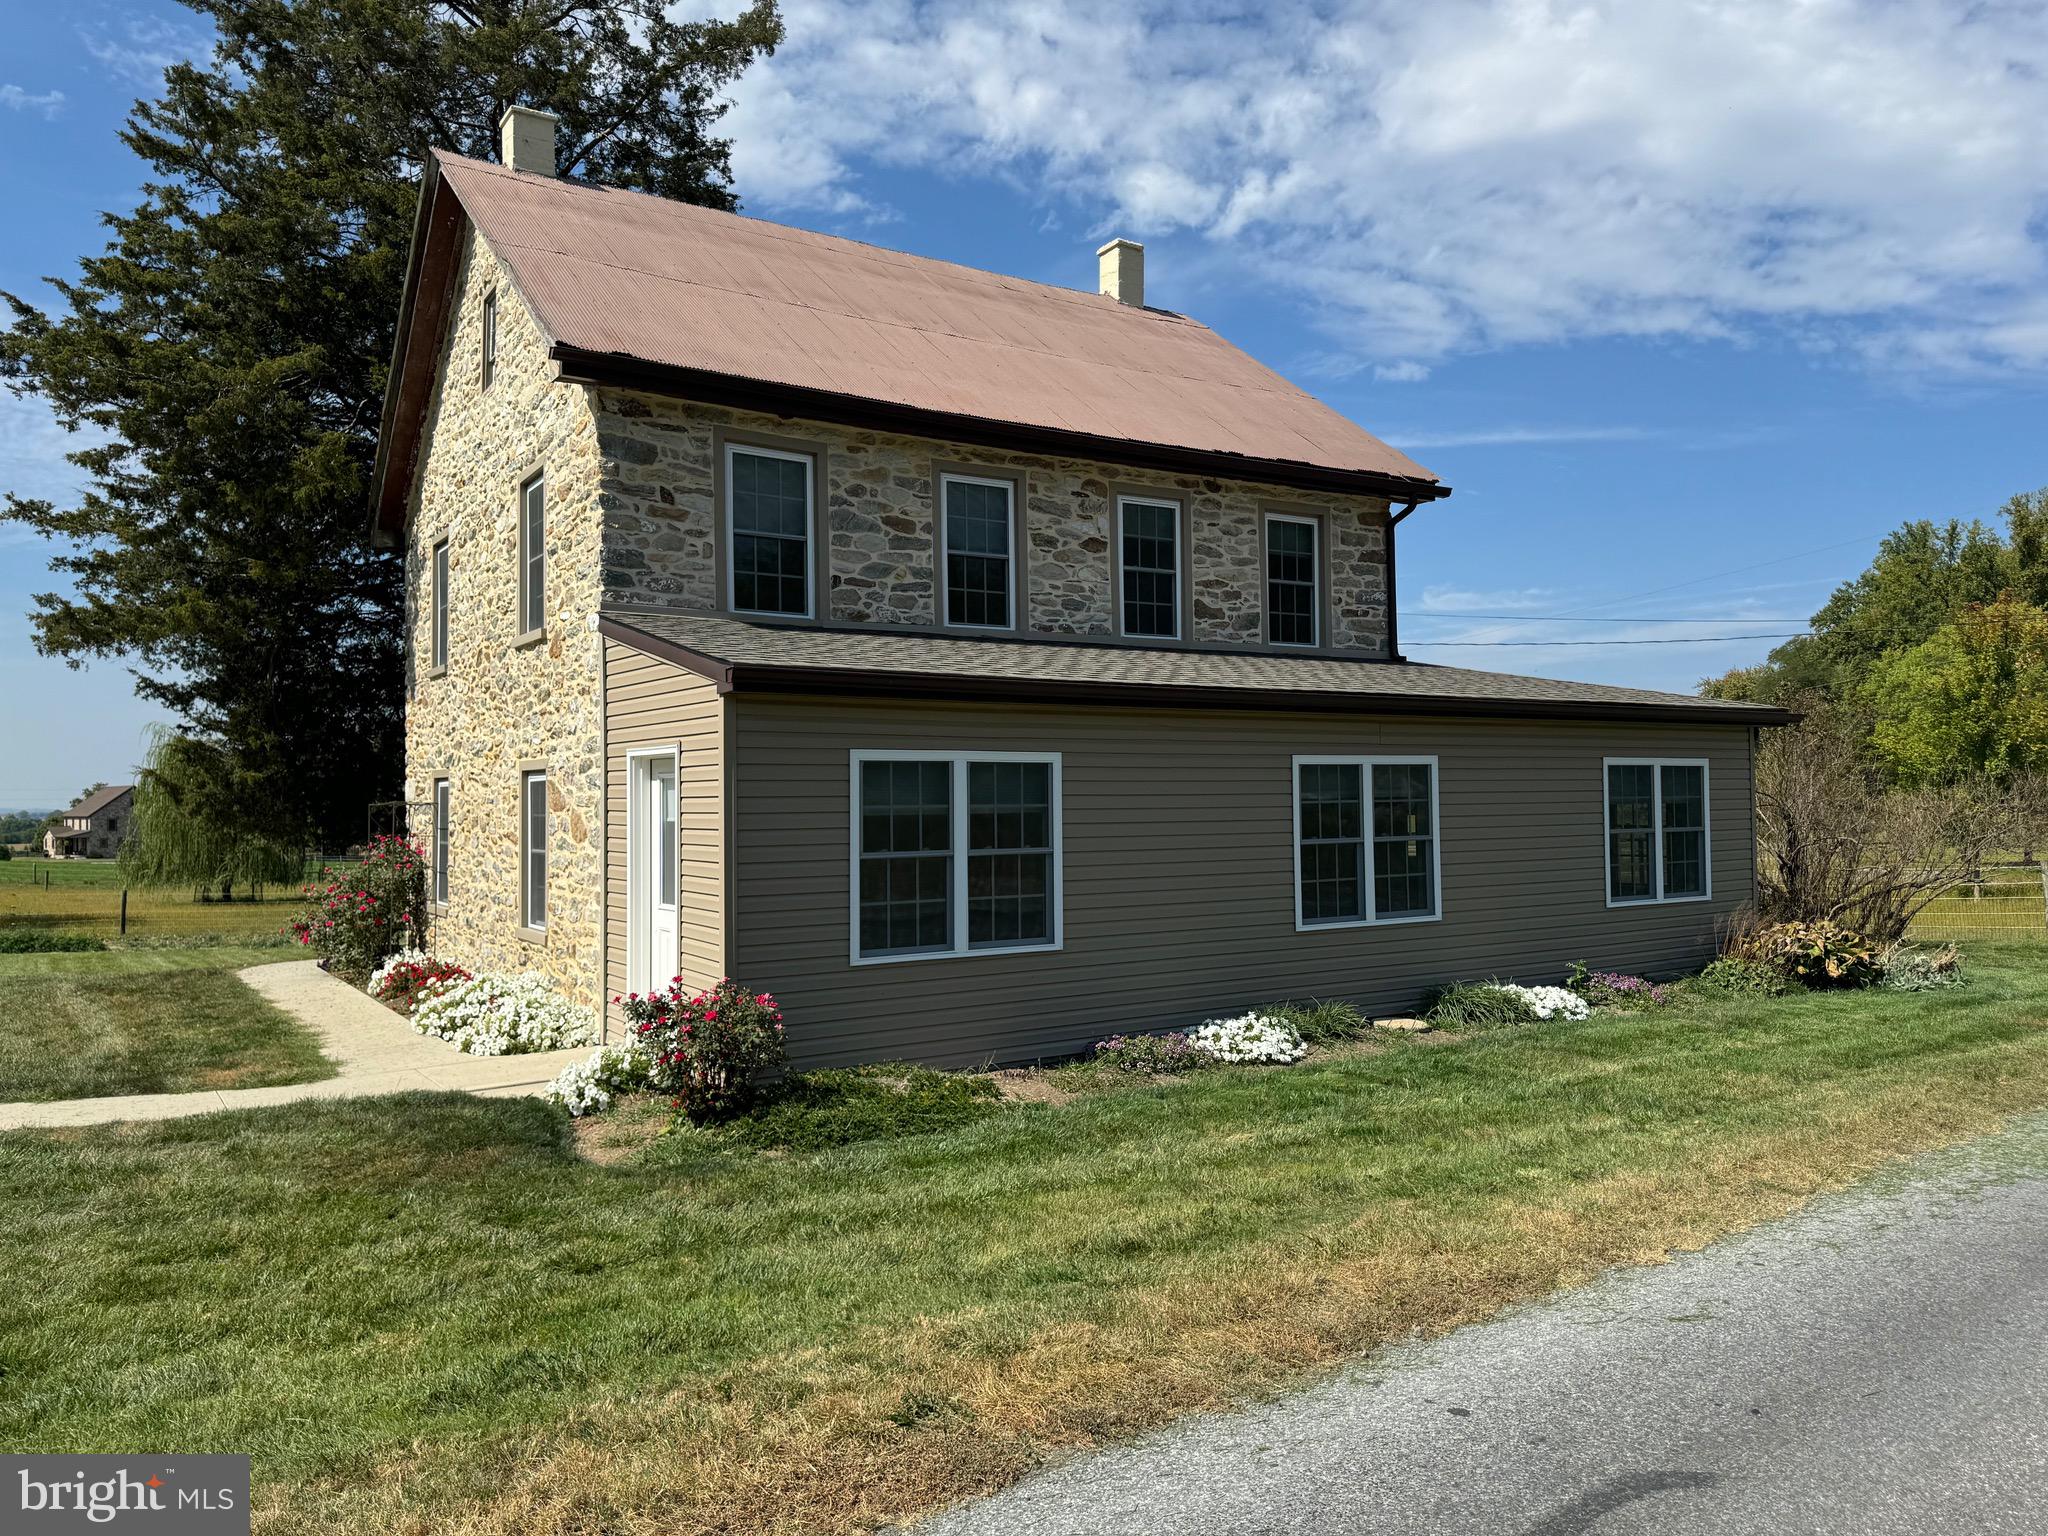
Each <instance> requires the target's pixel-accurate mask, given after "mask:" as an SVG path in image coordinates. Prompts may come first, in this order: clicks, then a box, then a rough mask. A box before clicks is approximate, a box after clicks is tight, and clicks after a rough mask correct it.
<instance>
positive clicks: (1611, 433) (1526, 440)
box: [1381, 427, 1652, 448]
mask: <svg viewBox="0 0 2048 1536" xmlns="http://www.w3.org/2000/svg"><path fill="white" fill-rule="evenodd" d="M1651 435H1652V434H1651V433H1649V432H1647V431H1645V430H1644V429H1643V428H1641V427H1478V428H1474V429H1472V430H1470V431H1448V432H1437V431H1431V430H1429V429H1427V428H1424V429H1420V430H1416V431H1411V432H1402V431H1394V432H1384V433H1382V434H1381V436H1382V437H1384V438H1385V439H1386V440H1387V441H1388V442H1390V443H1392V444H1393V445H1394V446H1395V447H1397V448H1501V447H1529V446H1536V445H1541V444H1544V443H1634V442H1640V441H1641V440H1642V439H1644V438H1646V437H1649V436H1651Z"/></svg>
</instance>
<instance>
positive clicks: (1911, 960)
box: [1877, 944, 1963, 992]
mask: <svg viewBox="0 0 2048 1536" xmlns="http://www.w3.org/2000/svg"><path fill="white" fill-rule="evenodd" d="M1877 984H1878V985H1879V986H1881V987H1884V988H1885V989H1886V990H1888V991H1892V992H1934V991H1938V990H1940V989H1941V988H1943V987H1959V986H1961V985H1962V984H1963V957H1962V955H1961V954H1959V953H1958V952H1957V951H1956V947H1955V946H1954V945H1953V944H1947V945H1944V946H1943V947H1942V948H1940V949H1917V948H1915V947H1914V946H1913V945H1911V944H1894V945H1892V946H1891V947H1890V948H1889V949H1887V950H1886V951H1885V952H1884V953H1883V954H1881V955H1879V956H1878V957H1877Z"/></svg>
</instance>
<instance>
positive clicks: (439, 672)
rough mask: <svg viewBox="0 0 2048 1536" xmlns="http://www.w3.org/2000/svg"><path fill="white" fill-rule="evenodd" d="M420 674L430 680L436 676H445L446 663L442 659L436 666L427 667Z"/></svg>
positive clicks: (446, 671)
mask: <svg viewBox="0 0 2048 1536" xmlns="http://www.w3.org/2000/svg"><path fill="white" fill-rule="evenodd" d="M421 675H422V676H424V677H426V678H427V679H429V680H430V681H431V680H432V679H434V678H437V677H446V676H447V675H448V663H447V662H445V661H444V662H442V663H441V665H440V666H438V667H429V668H427V670H426V671H425V672H424V673H423V674H421Z"/></svg>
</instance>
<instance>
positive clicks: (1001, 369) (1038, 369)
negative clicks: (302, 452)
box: [380, 153, 1444, 526]
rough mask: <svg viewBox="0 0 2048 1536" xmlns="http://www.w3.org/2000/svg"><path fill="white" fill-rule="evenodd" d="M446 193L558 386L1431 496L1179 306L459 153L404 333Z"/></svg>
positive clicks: (428, 309) (446, 174) (437, 162)
mask: <svg viewBox="0 0 2048 1536" xmlns="http://www.w3.org/2000/svg"><path fill="white" fill-rule="evenodd" d="M444 186H445V188H446V190H447V191H449V192H452V193H453V196H454V200H455V201H456V202H457V203H459V205H460V208H461V211H462V213H464V214H466V215H467V216H468V217H469V219H470V220H472V221H473V222H474V223H475V225H476V227H477V229H478V230H479V231H480V232H481V233H482V235H483V236H484V238H485V239H486V240H488V241H489V242H490V245H491V248H492V250H494V251H495V252H496V253H497V255H498V256H499V258H500V259H501V260H502V261H504V262H505V264H506V265H507V266H508V267H509V268H510V269H511V274H512V278H513V281H514V283H515V284H516V285H517V287H518V289H519V292H520V295H521V296H522V297H523V298H524V299H525V300H526V302H527V304H528V306H529V307H530V308H531V309H532V311H533V313H534V315H535V317H536V319H537V320H538V321H539V323H540V326H541V328H542V330H543V331H544V332H546V334H547V337H548V340H549V342H550V345H551V348H552V350H553V353H554V355H555V356H556V357H557V358H558V359H560V360H562V361H563V362H564V365H565V371H566V372H568V373H569V374H570V376H573V377H589V376H592V370H593V368H594V367H595V366H600V365H602V364H604V363H610V364H611V365H613V366H614V367H616V368H630V369H637V370H641V371H642V374H643V375H644V381H645V382H647V383H649V384H650V385H651V384H653V383H655V382H656V377H657V375H658V374H660V373H661V372H667V373H670V374H672V375H673V377H674V380H675V382H676V384H677V387H678V392H681V393H696V392H697V391H696V390H693V389H692V388H691V387H690V386H691V385H692V384H693V383H695V384H699V385H701V384H702V383H704V382H706V381H712V380H729V381H739V382H742V383H745V384H748V385H752V386H755V387H757V388H759V389H762V390H769V391H787V392H791V393H792V395H793V396H794V397H795V405H796V408H795V409H789V410H786V412H785V413H786V414H799V413H802V414H821V415H823V416H824V419H828V420H830V419H837V413H836V412H833V411H832V405H833V402H845V403H853V402H860V403H866V404H868V405H871V406H875V407H879V408H882V409H885V410H890V411H895V412H902V413H913V415H914V416H916V417H930V418H933V421H932V422H931V423H927V424H925V427H924V429H925V430H928V431H931V432H934V433H942V432H944V431H945V430H946V429H945V422H946V421H953V422H958V423H962V424H966V423H981V424H984V425H1000V426H1004V427H1008V428H1012V429H1021V430H1027V431H1033V432H1041V433H1046V434H1052V435H1053V436H1055V437H1066V438H1070V439H1072V440H1073V445H1075V446H1076V447H1077V448H1085V447H1086V446H1094V447H1095V448H1096V449H1097V451H1100V452H1104V453H1114V452H1116V450H1117V448H1118V445H1122V446H1124V447H1128V448H1134V449H1151V450H1164V451H1173V452H1179V453H1185V454H1198V455H1202V456H1204V457H1205V458H1209V459H1214V460H1216V461H1217V462H1216V463H1215V464H1213V465H1211V466H1209V469H1210V472H1213V473H1236V474H1241V475H1244V476H1245V477H1247V478H1251V479H1262V478H1267V474H1266V473H1264V472H1262V467H1263V469H1264V470H1270V469H1272V468H1274V467H1282V468H1288V469H1291V470H1293V471H1295V472H1296V478H1295V481H1294V483H1300V481H1299V474H1300V472H1304V471H1306V472H1316V473H1319V474H1320V475H1322V476H1324V477H1358V478H1361V479H1363V480H1369V481H1373V482H1379V483H1376V484H1374V485H1372V486H1370V487H1367V486H1363V485H1361V486H1360V487H1358V488H1360V489H1372V490H1374V491H1376V492H1377V493H1379V494H1391V495H1393V496H1394V497H1396V498H1397V499H1399V498H1402V497H1404V496H1406V497H1411V498H1414V499H1429V498H1431V497H1435V496H1439V495H1442V494H1444V487H1443V486H1442V485H1441V484H1440V483H1439V482H1438V481H1437V478H1436V476H1435V475H1433V474H1431V473H1430V472H1429V471H1428V470H1426V469H1424V468H1423V467H1422V466H1421V465H1419V464H1417V463H1416V462H1415V461H1414V460H1412V459H1410V458H1409V457H1408V456H1407V455H1406V454H1403V453H1401V452H1400V451H1398V450H1397V449H1394V448H1390V447H1388V446H1387V445H1386V444H1385V443H1383V442H1381V441H1380V440H1379V439H1378V438H1376V437H1374V436H1373V435H1372V434H1371V433H1369V432H1367V431H1365V430H1364V429H1363V428H1361V427H1359V426H1357V425H1356V424H1355V423H1353V422H1351V421H1348V420H1346V419H1345V418H1344V417H1343V416H1341V415H1339V414H1338V413H1337V412H1335V411H1333V410H1331V409H1330V408H1329V407H1328V406H1326V405H1324V404H1323V403H1322V402H1321V401H1319V400H1317V399H1315V398H1314V397H1313V396H1311V395H1309V394H1308V393H1306V392H1305V391H1303V390H1301V389H1298V388H1296V387H1295V386H1294V385H1293V384H1290V383H1289V382H1288V381H1287V380H1285V379H1283V378H1281V377H1280V375H1278V374H1277V373H1274V372H1273V371H1272V370H1271V369H1269V368H1267V367H1265V366H1264V365H1262V364H1260V363H1258V362H1255V361H1254V360H1253V359H1252V358H1250V357H1247V356H1246V355H1245V354H1244V353H1243V352H1240V351H1239V350H1238V349H1237V348H1236V347H1233V346H1232V345H1230V343H1229V342H1227V341H1225V340H1223V338H1222V337H1220V336H1218V335H1217V334H1216V333H1215V332H1213V331H1211V330H1209V329H1208V328H1207V327H1206V326H1203V325H1200V324H1198V323H1196V322H1195V321H1193V320H1190V319H1188V318H1187V317H1186V316H1184V315H1178V314H1173V313H1170V312H1168V311H1166V310H1160V309H1136V308H1133V307H1131V306H1129V305H1125V304H1120V303H1118V302H1117V301H1116V300H1114V299H1111V298H1108V297H1106V296H1104V295H1101V294H1094V293H1084V292H1080V291H1078V290H1075V289H1071V288H1056V287H1052V286H1050V285H1048V284H1045V283H1032V282H1026V281H1024V280H1022V279H1020V278H1013V277H1004V276H1001V275H999V274H996V273H992V272H981V271H977V270H975V269H974V268H971V267H962V266H955V265H954V264H952V263H950V262H944V261H934V260H931V259H930V258H928V257H923V256H911V255H906V254H904V253H902V252H898V251H890V250H884V249H882V248H881V247H879V246H873V245H864V244H862V243H860V242H858V241H854V240H842V239H839V238H837V237H835V236H831V235H821V234H815V233H812V232H811V231H808V230H801V229H793V228H790V227H788V226H786V225H781V224H770V223H768V222H766V221H765V220H761V219H752V218H744V217H741V216H740V215H738V214H732V213H724V212H720V211H718V210H716V209H710V208H699V207H695V206H692V205H690V204H688V203H679V202H674V201H671V200H669V199H666V198H660V197H652V196H649V195H647V194H644V193H639V192H626V191H620V190H618V189H616V188H608V187H597V186H591V185H587V184H583V183H579V182H571V181H563V180H560V179H557V178H555V177H549V176H535V175H532V174H522V173H519V172H515V171H509V170H506V169H504V168H503V167H502V166H496V165H490V164H487V163H485V162H483V161H478V160H468V159H464V158H462V157H460V156H457V155H449V154H442V153H437V154H436V155H435V156H434V160H433V164H432V166H431V167H430V168H429V171H428V175H427V185H426V187H425V189H424V195H425V201H424V202H423V205H422V215H421V233H420V235H419V236H418V238H417V243H416V248H415V256H414V271H413V273H412V275H411V276H410V277H409V279H408V294H407V301H406V315H405V318H404V321H403V322H402V324H403V325H407V326H409V325H410V324H411V322H412V320H413V318H414V311H415V308H417V309H418V310H419V315H420V318H421V319H423V320H425V321H427V322H429V323H434V324H438V322H439V319H440V318H441V304H440V302H438V301H435V300H433V299H432V298H431V297H429V298H428V300H427V301H426V302H424V303H419V304H417V305H416V303H415V299H416V297H418V296H417V295H416V294H415V293H414V291H413V289H414V285H416V284H418V283H420V282H422V281H431V280H436V279H439V280H445V271H442V270H439V269H438V268H436V269H434V270H429V269H430V268H435V264H434V263H433V262H431V261H423V260H422V256H423V255H427V256H431V255H432V252H431V251H429V250H428V247H429V245H430V244H431V238H430V237H431V235H432V234H433V233H434V229H433V225H434V216H433V212H432V210H433V209H434V208H435V205H436V202H437V200H438V199H439V197H440V193H441V189H442V188H443V187H444ZM442 216H443V220H444V222H445V210H443V211H442ZM443 238H444V239H445V238H446V235H445V231H443ZM441 265H442V266H444V267H445V259H444V261H443V263H442V264H441ZM421 329H424V327H421ZM437 340H438V331H437V332H436V333H435V335H434V336H433V337H431V338H430V337H427V336H418V337H415V338H411V339H410V340H409V339H408V338H407V337H406V336H404V335H401V338H400V359H399V364H400V366H399V367H398V368H396V369H395V370H394V376H393V385H392V388H393V393H394V395H395V394H396V393H398V392H399V391H400V390H401V388H402V386H403V384H404V379H403V375H404V374H405V372H406V371H407V364H408V363H410V364H411V365H412V367H414V368H415V369H416V368H417V366H418V363H419V359H418V358H417V357H414V358H411V359H408V358H407V357H406V353H407V352H409V351H410V352H414V353H419V352H425V353H428V354H431V353H432V351H433V350H434V345H435V342H436V341H437ZM650 371H651V372H650ZM413 395H414V396H416V398H417V403H418V404H419V405H420V406H421V407H422V408H423V405H424V394H423V393H420V392H419V391H417V390H415V391H414V392H413ZM735 403H738V402H735ZM392 425H393V422H392V420H391V416H390V413H389V412H387V431H388V430H389V428H390V427H391V426H392ZM904 425H905V428H906V429H908V430H917V429H918V423H917V422H916V421H914V420H912V419H911V418H910V417H906V418H905V420H904ZM954 435H964V434H963V433H961V432H959V431H956V432H955V434H954ZM1225 461H1237V462H1236V463H1235V464H1234V465H1231V464H1229V463H1227V462H1225ZM407 467H408V468H409V463H408V465H407ZM400 493H401V494H402V488H401V492H400ZM388 499H389V498H388V495H387V497H386V500H388ZM380 521H382V522H385V523H386V525H387V526H388V525H389V518H388V514H387V515H386V516H384V517H382V518H380Z"/></svg>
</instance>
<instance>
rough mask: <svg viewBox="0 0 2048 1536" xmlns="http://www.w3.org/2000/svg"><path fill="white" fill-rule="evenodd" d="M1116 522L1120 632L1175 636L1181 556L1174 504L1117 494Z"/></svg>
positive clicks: (1149, 636)
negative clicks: (1120, 608)
mask: <svg viewBox="0 0 2048 1536" xmlns="http://www.w3.org/2000/svg"><path fill="white" fill-rule="evenodd" d="M1116 521H1117V562H1118V570H1119V575H1118V578H1117V579H1118V582H1119V584H1120V592H1119V598H1120V600H1121V603H1122V613H1123V632H1124V633H1125V634H1126V635H1128V636H1131V637H1133V638H1144V639H1160V640H1178V639H1179V638H1180V610H1181V590H1180V589H1181V579H1180V573H1181V558H1182V551H1181V547H1180V545H1181V535H1180V521H1181V514H1180V507H1179V505H1178V504H1177V503H1175V502H1170V501H1148V500H1145V499H1143V498H1141V497H1136V496H1119V497H1118V498H1117V503H1116Z"/></svg>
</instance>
